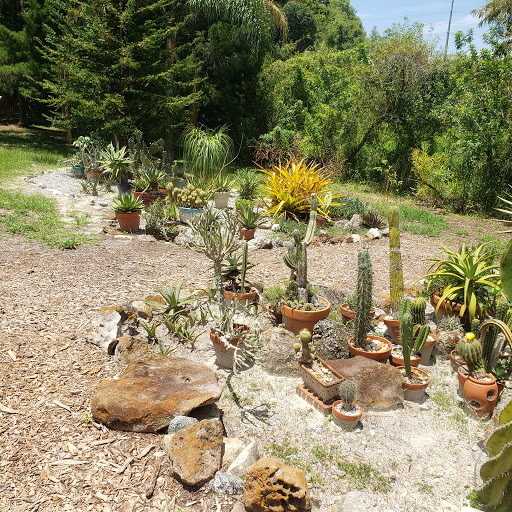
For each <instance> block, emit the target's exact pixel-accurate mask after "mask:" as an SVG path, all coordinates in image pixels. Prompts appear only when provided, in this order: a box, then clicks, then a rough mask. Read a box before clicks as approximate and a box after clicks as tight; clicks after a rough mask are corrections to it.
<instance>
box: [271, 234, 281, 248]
mask: <svg viewBox="0 0 512 512" xmlns="http://www.w3.org/2000/svg"><path fill="white" fill-rule="evenodd" d="M276 247H284V242H283V240H282V239H281V238H277V237H276V238H272V249H275V248H276Z"/></svg>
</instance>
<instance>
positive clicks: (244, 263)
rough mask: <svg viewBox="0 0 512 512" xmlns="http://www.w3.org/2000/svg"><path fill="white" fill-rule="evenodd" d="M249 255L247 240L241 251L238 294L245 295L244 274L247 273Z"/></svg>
mask: <svg viewBox="0 0 512 512" xmlns="http://www.w3.org/2000/svg"><path fill="white" fill-rule="evenodd" d="M248 253H249V245H248V243H247V240H246V241H244V247H243V250H242V268H241V269H240V280H241V283H240V287H241V289H240V292H241V293H245V274H246V273H247V255H248Z"/></svg>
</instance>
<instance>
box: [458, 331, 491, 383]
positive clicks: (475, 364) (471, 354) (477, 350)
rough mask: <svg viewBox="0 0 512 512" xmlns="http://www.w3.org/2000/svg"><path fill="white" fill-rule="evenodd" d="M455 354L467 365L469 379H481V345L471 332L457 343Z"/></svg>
mask: <svg viewBox="0 0 512 512" xmlns="http://www.w3.org/2000/svg"><path fill="white" fill-rule="evenodd" d="M457 353H458V354H459V355H460V356H461V357H462V359H464V362H465V363H466V364H467V365H468V371H469V374H470V375H471V377H473V378H475V379H481V378H483V377H484V376H485V365H484V360H483V359H482V345H481V344H480V340H479V339H478V338H477V337H476V336H475V335H474V334H473V333H472V332H468V333H466V336H465V337H464V338H462V339H461V340H460V341H459V342H458V343H457Z"/></svg>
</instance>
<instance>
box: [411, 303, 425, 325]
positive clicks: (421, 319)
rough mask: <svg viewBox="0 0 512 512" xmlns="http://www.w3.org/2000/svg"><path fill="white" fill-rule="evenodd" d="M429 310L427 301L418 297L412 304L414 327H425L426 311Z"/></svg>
mask: <svg viewBox="0 0 512 512" xmlns="http://www.w3.org/2000/svg"><path fill="white" fill-rule="evenodd" d="M426 308H427V299H425V297H416V298H415V299H414V300H413V301H412V304H411V315H412V322H413V324H414V325H425V324H426V323H427V320H426V318H425V309H426Z"/></svg>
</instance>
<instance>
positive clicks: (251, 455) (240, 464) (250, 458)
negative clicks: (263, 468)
mask: <svg viewBox="0 0 512 512" xmlns="http://www.w3.org/2000/svg"><path fill="white" fill-rule="evenodd" d="M259 459H260V451H259V449H258V444H257V443H256V441H251V443H249V444H248V445H247V446H246V447H245V448H244V449H243V450H242V451H241V452H240V453H239V455H238V457H237V458H236V459H235V460H234V461H233V463H232V464H231V465H230V466H229V468H228V471H227V472H228V473H230V474H231V475H235V476H243V475H245V474H246V473H247V469H248V468H249V466H252V465H253V464H254V463H255V462H256V461H257V460H259Z"/></svg>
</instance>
